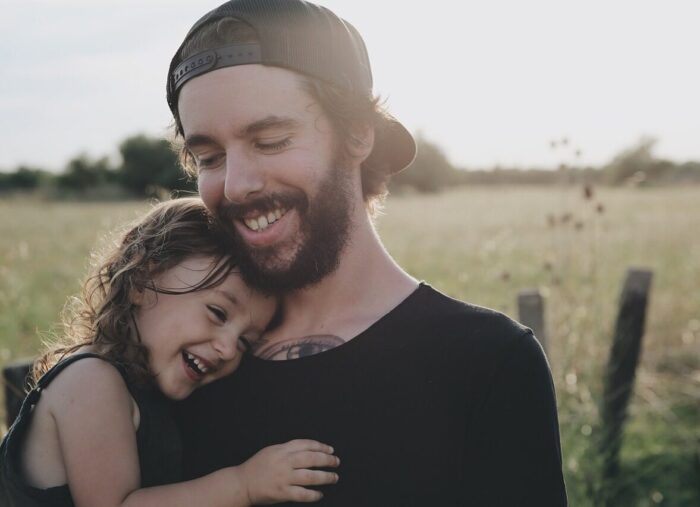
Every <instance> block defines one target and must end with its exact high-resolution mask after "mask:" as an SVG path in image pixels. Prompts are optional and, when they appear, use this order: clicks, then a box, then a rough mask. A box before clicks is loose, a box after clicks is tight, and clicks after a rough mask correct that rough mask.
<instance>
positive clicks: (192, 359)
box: [185, 352, 209, 374]
mask: <svg viewBox="0 0 700 507" xmlns="http://www.w3.org/2000/svg"><path fill="white" fill-rule="evenodd" d="M185 355H186V356H187V359H189V363H190V365H195V369H196V370H197V371H199V373H201V374H204V373H206V372H208V371H209V368H207V367H206V366H204V364H203V363H202V361H200V360H199V358H198V357H195V356H193V355H192V354H190V353H189V352H185Z"/></svg>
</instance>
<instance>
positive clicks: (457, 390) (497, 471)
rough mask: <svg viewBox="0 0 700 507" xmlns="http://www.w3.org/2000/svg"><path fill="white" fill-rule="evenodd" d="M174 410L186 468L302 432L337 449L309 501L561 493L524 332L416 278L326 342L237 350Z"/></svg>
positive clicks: (552, 427)
mask: <svg viewBox="0 0 700 507" xmlns="http://www.w3.org/2000/svg"><path fill="white" fill-rule="evenodd" d="M179 413H180V415H179V418H180V422H181V427H182V430H183V431H182V434H183V438H184V445H185V468H186V475H187V476H188V477H198V476H201V475H204V474H207V473H209V472H212V471H214V470H217V469H219V468H223V467H226V466H230V465H236V464H240V463H242V462H243V461H245V460H246V459H248V458H249V457H251V456H252V455H253V454H255V453H256V452H257V451H259V450H260V449H262V448H263V447H266V446H268V445H271V444H278V443H283V442H286V441H288V440H292V439H295V438H311V439H315V440H320V441H321V442H324V443H326V444H329V445H332V446H333V447H334V448H335V451H336V454H337V455H338V457H340V459H341V466H340V467H339V468H338V470H337V471H338V474H339V475H340V481H339V482H338V483H337V484H334V485H331V486H325V487H322V488H320V489H321V490H322V491H323V493H324V498H323V500H322V501H320V502H318V503H317V504H315V505H319V506H352V507H359V506H374V505H376V506H409V505H416V506H418V505H420V506H433V505H434V506H450V505H460V506H463V505H470V506H476V507H486V506H509V507H510V506H530V505H533V506H539V507H544V506H562V505H566V493H565V489H564V481H563V477H562V468H561V450H560V445H559V429H558V423H557V413H556V402H555V397H554V387H553V385H552V379H551V374H550V371H549V367H548V365H547V361H546V359H545V356H544V353H543V351H542V348H541V347H540V345H539V343H538V342H537V341H536V340H535V338H534V337H533V335H532V332H531V331H530V330H529V329H527V328H524V327H522V326H521V325H520V324H518V323H516V322H514V321H513V320H511V319H509V318H508V317H506V316H504V315H503V314H500V313H498V312H495V311H493V310H488V309H485V308H481V307H477V306H473V305H468V304H465V303H462V302H459V301H456V300H453V299H450V298H448V297H447V296H444V295H443V294H440V293H439V292H437V291H436V290H435V289H433V288H431V287H430V286H428V285H425V284H421V285H420V286H419V288H418V289H417V290H416V291H415V292H414V293H413V294H411V295H410V296H409V297H408V298H407V299H406V300H404V301H403V302H402V303H401V304H400V305H399V306H397V307H396V308H395V309H394V310H392V311H391V312H389V313H388V314H387V315H385V316H384V317H383V318H381V319H380V320H379V321H377V322H376V323H375V324H373V325H372V326H371V327H370V328H369V329H367V330H366V331H364V332H363V333H361V334H360V335H358V336H356V337H355V338H354V339H352V340H350V341H348V342H347V343H345V344H343V345H341V346H339V347H336V348H334V349H331V350H329V351H326V352H323V353H320V354H317V355H314V356H308V357H303V358H300V359H295V360H289V361H268V360H263V359H259V358H256V357H253V356H246V357H245V358H244V360H243V361H242V363H241V366H240V367H239V369H238V370H237V371H236V372H235V373H234V374H233V375H231V376H230V377H227V378H225V379H222V380H220V381H218V382H216V383H213V384H211V385H209V386H207V387H205V388H203V389H200V390H198V391H196V392H195V393H194V394H193V395H192V396H191V397H190V398H189V399H188V400H187V401H185V402H184V403H183V404H181V405H180V409H179Z"/></svg>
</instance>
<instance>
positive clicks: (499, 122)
mask: <svg viewBox="0 0 700 507" xmlns="http://www.w3.org/2000/svg"><path fill="white" fill-rule="evenodd" d="M219 3H220V2H219V0H214V1H210V0H207V1H199V2H190V1H184V0H169V1H167V2H166V1H162V0H149V1H148V2H137V1H135V0H120V1H116V0H103V1H100V2H88V1H83V0H73V1H68V0H45V1H34V0H5V1H3V2H2V15H1V17H0V32H1V33H2V36H1V37H0V54H2V56H3V58H2V61H3V63H2V70H0V74H1V76H2V79H0V118H2V121H1V122H0V139H2V140H3V145H2V146H3V149H2V150H0V366H5V365H8V364H11V363H13V362H15V361H17V360H20V359H23V358H29V357H32V356H34V355H35V354H36V353H37V351H38V350H39V348H40V346H41V342H42V340H45V339H50V338H51V336H53V335H55V334H60V325H59V323H60V314H61V309H62V307H63V306H64V304H65V302H66V300H67V298H68V297H69V296H70V295H73V294H75V293H76V292H77V291H78V290H79V287H80V281H81V280H82V278H83V277H84V275H85V273H86V270H87V268H88V266H89V257H90V252H91V251H94V250H95V249H96V248H99V247H100V245H104V244H105V243H106V242H108V241H109V238H110V237H113V234H114V231H115V230H116V229H118V228H119V227H120V226H121V225H122V224H124V223H125V222H126V221H129V220H131V219H134V218H135V217H137V216H138V215H139V214H140V213H143V212H144V211H145V210H146V209H147V208H148V207H149V206H150V205H151V203H152V202H153V201H154V200H158V199H166V198H169V197H170V196H171V195H173V194H174V193H175V194H179V195H182V194H184V193H188V192H195V191H196V184H195V183H194V182H192V181H188V180H187V179H186V178H185V177H184V176H183V174H182V172H181V170H180V169H179V167H178V164H177V158H176V156H175V154H174V152H173V151H172V150H171V148H170V144H169V141H168V138H169V136H170V130H169V126H170V122H171V116H170V112H169V110H168V107H167V104H166V102H165V77H166V74H167V69H168V64H169V61H170V58H171V57H172V54H173V52H174V51H175V49H176V48H177V46H178V45H179V43H180V41H181V40H182V38H183V37H184V35H185V33H186V32H187V30H188V29H189V27H190V26H191V25H192V24H193V23H194V21H195V20H196V19H198V17H199V16H201V15H202V14H203V13H204V12H206V11H207V10H208V9H210V8H213V7H215V6H216V5H218V4H219ZM321 3H322V4H323V5H326V6H327V7H329V8H330V9H332V10H333V11H334V12H336V13H337V14H338V15H340V16H341V17H343V18H345V19H347V20H348V21H350V22H351V23H352V24H353V25H355V27H356V28H357V29H358V30H359V31H360V33H362V35H363V36H364V38H365V42H366V44H367V46H368V50H369V53H370V59H371V61H372V64H373V71H374V78H375V91H376V92H377V93H378V94H379V95H381V97H383V98H384V99H385V100H386V105H387V107H388V109H389V110H390V111H391V112H392V113H393V114H394V115H395V116H397V117H398V118H399V119H400V120H401V121H402V122H403V123H404V124H405V125H406V126H407V127H409V128H410V129H411V130H412V131H413V132H414V133H415V134H416V136H417V139H418V143H419V155H418V158H417V159H416V161H415V162H414V164H413V165H412V166H411V167H410V168H409V169H407V170H406V171H404V172H403V173H401V174H400V175H399V176H398V177H396V178H395V179H394V180H393V181H392V182H391V186H390V190H391V194H390V196H389V198H388V199H387V202H386V209H385V212H384V213H383V215H382V216H380V217H379V219H378V221H377V225H378V228H379V230H380V234H381V236H382V238H383V240H384V242H385V243H386V246H387V248H388V249H389V251H390V252H391V253H392V255H393V256H394V257H395V258H396V259H397V261H398V262H399V263H400V264H401V265H402V266H404V267H405V268H406V269H407V270H408V271H409V272H410V273H411V274H412V275H414V276H415V277H417V278H419V279H424V280H426V281H428V282H429V283H431V284H432V285H433V286H435V287H436V288H438V289H440V290H442V291H443V292H445V293H447V294H449V295H451V296H454V297H457V298H460V299H463V300H467V301H470V302H473V303H476V304H480V305H484V306H489V307H492V308H495V309H498V310H500V311H504V312H506V313H508V314H510V315H512V316H513V317H515V318H518V317H521V318H522V319H523V320H526V321H527V320H528V319H534V320H531V321H530V322H526V323H527V324H528V325H532V326H535V327H537V328H538V335H539V336H540V338H541V341H542V342H543V344H544V345H545V346H546V352H547V356H548V358H549V361H550V365H551V367H552V372H553V376H554V380H555V384H556V388H557V396H558V404H559V414H560V426H561V433H562V447H563V458H564V470H565V474H566V481H567V487H568V490H569V496H570V503H571V505H575V506H594V505H620V506H627V505H629V506H647V505H648V506H652V505H666V506H697V505H700V290H698V285H699V284H700V98H699V97H698V90H700V70H698V65H697V63H693V62H696V60H697V48H698V47H700V31H698V30H697V20H698V19H699V17H698V14H700V6H698V4H697V2H695V1H693V0H687V1H682V0H667V1H664V2H661V1H651V0H638V1H635V2H633V1H628V0H616V1H609V0H608V1H606V2H604V1H599V0H589V1H587V2H573V1H571V2H564V1H561V0H559V1H554V0H532V1H530V2H518V1H515V0H492V1H490V2H469V1H467V2H462V3H459V4H455V3H454V2H448V1H447V0H434V1H432V2H430V3H429V5H422V4H419V3H413V2H402V3H398V2H370V1H368V0H353V1H349V0H327V1H325V2H321ZM630 268H634V269H635V270H637V271H635V272H634V273H636V275H633V277H632V281H631V282H630V281H629V279H628V278H627V276H628V274H629V269H630ZM640 270H641V271H640ZM640 273H641V274H642V275H641V276H642V279H643V280H647V278H644V277H647V276H649V275H648V274H645V273H651V276H652V278H651V283H650V284H649V285H648V287H647V284H645V283H642V284H641V286H642V288H643V289H644V290H641V292H640V290H637V291H635V290H633V289H635V288H637V289H639V286H640V285H639V284H635V282H634V280H635V278H634V276H638V275H639V274H640ZM626 283H627V286H626V285H625V284H626ZM625 286H626V287H627V289H628V290H627V291H623V287H625ZM647 289H648V290H647ZM524 291H527V292H526V294H527V297H526V296H524V294H525V292H524ZM640 294H641V296H640ZM630 295H631V296H630ZM519 296H520V299H519ZM533 297H534V299H533ZM528 298H529V299H528ZM635 298H636V299H635ZM519 300H520V304H519V303H518V301H519ZM533 301H534V303H533ZM630 301H632V303H629V302H630ZM627 303H629V305H628V304H627ZM533 304H534V306H533ZM528 305H529V306H528ZM630 305H631V306H630ZM533 308H534V309H533ZM635 319H636V320H635ZM630 322H637V324H639V323H642V324H643V329H638V330H637V331H638V332H637V333H636V334H635V333H634V332H632V331H630V329H631V328H634V326H633V325H631V324H630ZM630 326H631V327H630ZM637 327H639V326H637ZM633 335H634V336H633ZM636 335H638V336H636ZM616 339H617V340H618V346H617V348H616V349H615V350H616V352H615V353H614V355H612V356H611V353H612V352H611V351H612V350H613V349H614V347H613V343H615V340H616ZM620 340H621V341H620ZM625 340H627V341H625ZM630 340H631V341H630ZM637 349H639V350H641V353H640V354H639V356H638V361H637V354H636V351H637ZM611 357H612V359H611ZM637 363H638V364H637ZM620 372H622V373H620ZM616 383H617V384H616ZM620 383H622V384H620ZM616 385H617V386H618V387H619V385H624V386H627V387H631V388H632V390H631V391H630V394H631V397H630V402H629V405H625V404H624V403H623V404H622V405H623V407H622V409H621V410H620V407H619V406H617V407H616V406H615V404H614V403H613V404H612V405H611V404H610V403H609V401H610V397H609V396H606V394H605V393H606V392H607V393H609V392H610V390H611V389H614V388H615V386H616ZM606 400H607V401H608V403H606ZM617 401H619V400H617ZM618 405H619V404H618ZM611 411H612V412H611ZM611 414H612V415H611ZM0 415H2V414H0ZM3 419H4V418H3ZM611 420H612V421H617V423H616V422H612V423H611ZM622 420H624V425H623V426H621V425H620V424H618V423H619V422H620V421H622ZM611 428H612V429H611ZM616 428H617V429H616ZM618 430H619V432H618ZM611 433H612V434H614V435H618V436H619V439H618V438H617V437H615V438H612V439H611V437H610V435H611ZM618 451H619V452H618Z"/></svg>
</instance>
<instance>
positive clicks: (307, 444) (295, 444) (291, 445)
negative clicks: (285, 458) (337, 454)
mask: <svg viewBox="0 0 700 507" xmlns="http://www.w3.org/2000/svg"><path fill="white" fill-rule="evenodd" d="M282 445H284V446H285V447H287V450H289V451H290V452H298V451H316V452H325V453H328V454H333V448H332V447H331V446H330V445H326V444H324V443H321V442H318V441H317V440H307V439H297V440H290V441H289V442H287V443H286V444H282Z"/></svg>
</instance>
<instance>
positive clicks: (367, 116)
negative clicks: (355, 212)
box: [174, 18, 390, 212]
mask: <svg viewBox="0 0 700 507" xmlns="http://www.w3.org/2000/svg"><path fill="white" fill-rule="evenodd" d="M254 42H258V37H257V34H256V32H255V30H254V29H253V28H252V27H251V26H250V25H249V24H247V23H245V22H244V21H241V20H239V19H235V18H224V19H220V20H218V21H215V22H212V23H208V24H206V25H204V26H202V27H201V28H200V29H199V30H197V32H195V33H194V34H192V36H190V37H189V38H188V39H187V41H185V43H184V45H183V46H182V50H181V51H180V53H179V57H180V61H183V60H185V59H187V58H189V57H190V56H193V55H195V54H197V53H200V52H202V51H207V50H210V49H214V48H218V47H221V46H225V45H228V44H249V43H254ZM301 83H302V87H303V88H304V90H305V91H306V92H307V93H308V94H309V95H310V96H311V98H312V99H314V100H315V101H316V102H317V103H318V104H319V106H320V107H321V109H322V110H323V112H324V113H325V114H326V116H327V117H328V119H329V120H330V122H331V125H332V126H333V128H334V129H335V132H336V135H337V136H338V139H339V141H340V146H341V148H342V149H343V150H345V154H347V147H348V146H349V143H358V142H362V140H359V139H358V138H357V136H356V135H354V133H355V132H357V131H358V129H359V128H362V127H372V128H374V129H379V128H382V126H383V125H385V123H386V122H385V121H384V120H385V118H386V112H385V111H384V109H383V107H382V105H381V103H380V100H379V98H378V97H373V96H360V95H357V94H353V93H350V92H347V91H345V90H343V89H341V88H339V87H338V86H335V85H332V84H330V83H327V82H325V81H322V80H320V79H318V78H315V77H311V76H307V75H301ZM174 117H175V129H176V132H175V146H176V149H177V150H178V151H179V152H180V161H181V163H182V166H183V168H184V169H185V171H186V172H187V173H188V174H189V175H190V176H193V177H194V176H196V167H195V164H194V160H193V159H192V156H191V154H190V153H189V152H188V151H187V149H186V148H185V146H184V143H182V137H183V135H184V132H183V128H182V123H181V121H180V114H179V111H177V108H176V110H175V115H174ZM361 171H362V195H363V198H364V201H365V203H366V204H367V206H368V208H369V209H370V211H372V212H374V211H375V209H376V208H377V207H378V205H380V204H381V202H382V200H383V199H384V197H385V196H386V194H387V182H388V180H389V176H390V175H389V173H388V171H387V170H386V168H385V166H384V165H379V164H376V163H373V162H372V160H371V157H369V158H368V159H366V160H365V161H363V162H362V165H361Z"/></svg>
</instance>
